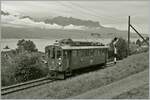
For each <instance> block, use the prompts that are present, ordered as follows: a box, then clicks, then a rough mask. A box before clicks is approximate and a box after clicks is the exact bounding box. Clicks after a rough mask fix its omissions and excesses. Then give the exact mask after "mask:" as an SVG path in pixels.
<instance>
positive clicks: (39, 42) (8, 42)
mask: <svg viewBox="0 0 150 100" xmlns="http://www.w3.org/2000/svg"><path fill="white" fill-rule="evenodd" d="M18 40H20V39H1V51H5V50H4V49H3V48H4V47H5V46H8V47H9V48H10V49H15V48H17V42H18ZM25 40H31V41H33V42H34V43H35V45H36V47H37V49H38V50H39V51H42V52H44V48H45V46H47V45H51V44H53V43H55V41H56V39H25ZM73 40H75V41H89V42H90V41H93V42H101V43H103V44H108V43H110V42H111V40H112V39H110V38H108V39H97V38H93V39H73ZM136 40H137V38H132V39H131V41H132V42H133V41H136Z"/></svg>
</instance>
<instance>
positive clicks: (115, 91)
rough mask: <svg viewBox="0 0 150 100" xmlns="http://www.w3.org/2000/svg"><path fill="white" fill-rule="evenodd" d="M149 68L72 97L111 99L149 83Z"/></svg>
mask: <svg viewBox="0 0 150 100" xmlns="http://www.w3.org/2000/svg"><path fill="white" fill-rule="evenodd" d="M148 76H149V75H148V69H147V70H145V71H143V72H140V73H137V74H134V75H132V76H130V77H127V78H125V79H122V80H119V81H117V82H114V83H111V84H109V85H106V86H103V87H100V88H98V89H94V90H91V91H88V92H86V93H84V94H81V95H78V96H75V97H72V98H78V99H83V98H84V99H110V98H113V97H115V96H117V95H120V94H122V93H125V92H128V91H130V90H132V89H134V88H137V87H140V86H142V85H144V84H147V83H148V80H149V79H148V78H149V77H148Z"/></svg>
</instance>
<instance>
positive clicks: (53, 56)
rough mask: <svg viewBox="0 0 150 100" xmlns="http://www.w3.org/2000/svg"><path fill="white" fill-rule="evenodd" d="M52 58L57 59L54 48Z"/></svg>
mask: <svg viewBox="0 0 150 100" xmlns="http://www.w3.org/2000/svg"><path fill="white" fill-rule="evenodd" d="M52 58H55V48H53V52H52Z"/></svg>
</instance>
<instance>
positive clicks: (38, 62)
mask: <svg viewBox="0 0 150 100" xmlns="http://www.w3.org/2000/svg"><path fill="white" fill-rule="evenodd" d="M42 57H43V53H41V52H32V53H29V52H24V53H19V54H18V53H17V52H15V51H14V50H11V51H7V52H1V58H2V59H1V66H2V67H1V78H2V79H1V82H2V86H8V85H12V84H16V83H19V82H24V81H29V80H32V79H37V78H40V77H43V76H46V75H47V73H48V67H47V66H46V65H45V64H44V63H42V59H43V58H42Z"/></svg>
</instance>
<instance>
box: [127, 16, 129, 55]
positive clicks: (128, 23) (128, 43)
mask: <svg viewBox="0 0 150 100" xmlns="http://www.w3.org/2000/svg"><path fill="white" fill-rule="evenodd" d="M127 55H128V56H129V55H130V16H129V17H128V51H127Z"/></svg>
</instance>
